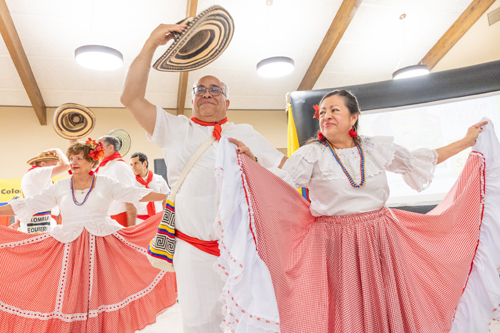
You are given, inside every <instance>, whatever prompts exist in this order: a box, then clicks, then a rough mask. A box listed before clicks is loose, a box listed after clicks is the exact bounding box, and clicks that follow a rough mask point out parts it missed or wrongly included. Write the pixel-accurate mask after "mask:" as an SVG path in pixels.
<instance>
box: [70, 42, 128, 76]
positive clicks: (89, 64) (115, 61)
mask: <svg viewBox="0 0 500 333" xmlns="http://www.w3.org/2000/svg"><path fill="white" fill-rule="evenodd" d="M75 60H76V62H77V63H78V64H80V65H82V66H83V67H86V68H90V69H95V70H101V71H106V70H113V69H118V68H120V67H121V66H122V65H123V55H122V54H121V52H120V51H118V50H115V49H113V48H111V47H107V46H103V45H84V46H80V47H79V48H77V49H76V50H75Z"/></svg>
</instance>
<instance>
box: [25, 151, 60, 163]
mask: <svg viewBox="0 0 500 333" xmlns="http://www.w3.org/2000/svg"><path fill="white" fill-rule="evenodd" d="M44 160H55V161H59V157H58V156H57V155H56V154H55V153H53V152H43V153H41V154H40V155H38V156H36V157H33V158H31V159H29V160H28V162H27V163H28V164H29V165H33V164H35V163H36V162H39V161H44Z"/></svg>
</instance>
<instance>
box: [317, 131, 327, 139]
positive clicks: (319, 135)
mask: <svg viewBox="0 0 500 333" xmlns="http://www.w3.org/2000/svg"><path fill="white" fill-rule="evenodd" d="M318 139H319V140H320V141H325V140H326V138H325V136H324V135H323V133H321V132H318Z"/></svg>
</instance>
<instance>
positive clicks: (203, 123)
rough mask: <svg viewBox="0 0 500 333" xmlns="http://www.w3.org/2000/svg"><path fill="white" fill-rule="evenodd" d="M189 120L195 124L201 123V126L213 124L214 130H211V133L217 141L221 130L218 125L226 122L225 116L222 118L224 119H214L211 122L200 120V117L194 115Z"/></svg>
mask: <svg viewBox="0 0 500 333" xmlns="http://www.w3.org/2000/svg"><path fill="white" fill-rule="evenodd" d="M191 120H192V121H193V122H195V123H196V124H198V125H201V126H213V127H214V131H213V132H212V135H213V136H214V137H215V139H216V140H217V141H219V140H220V137H221V132H222V127H220V125H222V124H224V123H227V117H226V118H224V119H222V120H219V121H215V122H213V123H211V122H208V121H203V120H200V119H198V118H196V117H191Z"/></svg>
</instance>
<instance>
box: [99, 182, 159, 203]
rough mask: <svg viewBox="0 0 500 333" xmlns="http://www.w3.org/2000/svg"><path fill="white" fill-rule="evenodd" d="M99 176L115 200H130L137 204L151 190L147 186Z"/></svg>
mask: <svg viewBox="0 0 500 333" xmlns="http://www.w3.org/2000/svg"><path fill="white" fill-rule="evenodd" d="M101 177H102V178H103V180H104V181H105V182H106V187H107V189H108V190H109V191H110V192H111V197H112V198H113V199H114V200H117V201H123V202H130V203H132V204H134V205H135V206H138V205H139V201H140V200H141V199H142V198H144V197H145V196H146V195H148V194H149V193H151V192H153V190H152V189H149V188H139V187H135V186H129V185H126V184H124V183H122V182H119V181H116V180H114V179H113V178H110V177H106V176H101Z"/></svg>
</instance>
